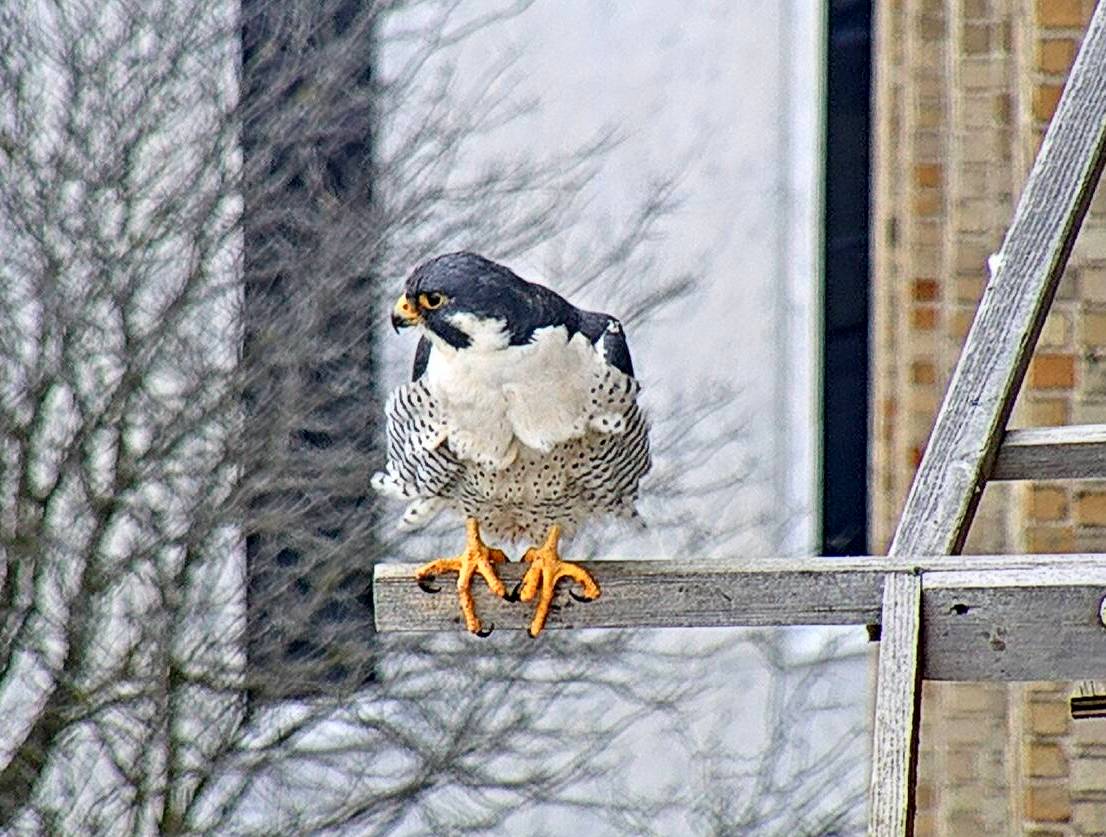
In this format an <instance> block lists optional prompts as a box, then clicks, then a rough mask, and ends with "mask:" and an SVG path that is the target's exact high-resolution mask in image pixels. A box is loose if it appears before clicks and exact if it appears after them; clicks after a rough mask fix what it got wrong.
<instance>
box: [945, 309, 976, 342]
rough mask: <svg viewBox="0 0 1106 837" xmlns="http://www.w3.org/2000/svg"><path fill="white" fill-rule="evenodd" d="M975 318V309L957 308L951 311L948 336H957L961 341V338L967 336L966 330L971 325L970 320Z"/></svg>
mask: <svg viewBox="0 0 1106 837" xmlns="http://www.w3.org/2000/svg"><path fill="white" fill-rule="evenodd" d="M974 320H975V311H966V310H964V309H962V308H961V309H959V310H957V311H953V312H952V317H950V318H949V336H950V337H957V338H959V339H960V341H961V342H963V339H964V338H965V337H967V336H968V331H969V330H970V329H971V327H972V322H973V321H974Z"/></svg>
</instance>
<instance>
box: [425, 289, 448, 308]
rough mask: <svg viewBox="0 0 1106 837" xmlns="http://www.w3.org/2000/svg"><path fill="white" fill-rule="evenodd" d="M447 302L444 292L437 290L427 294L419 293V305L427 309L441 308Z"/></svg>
mask: <svg viewBox="0 0 1106 837" xmlns="http://www.w3.org/2000/svg"><path fill="white" fill-rule="evenodd" d="M446 302H448V299H447V298H446V296H445V294H440V293H438V292H437V291H431V292H430V293H427V294H419V307H420V308H425V309H426V310H427V311H433V310H434V309H435V308H441V307H442V306H443V305H445V304H446Z"/></svg>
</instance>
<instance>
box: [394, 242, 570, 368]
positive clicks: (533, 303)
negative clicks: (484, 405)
mask: <svg viewBox="0 0 1106 837" xmlns="http://www.w3.org/2000/svg"><path fill="white" fill-rule="evenodd" d="M392 325H393V326H395V327H396V328H397V329H399V328H402V327H404V326H412V325H422V326H424V327H425V328H426V329H427V330H428V331H430V332H431V333H432V334H434V335H436V336H438V337H440V338H441V339H442V340H444V341H445V342H446V343H448V344H449V345H450V346H453V347H454V348H457V349H463V348H466V347H468V346H470V345H471V344H472V342H473V334H474V333H475V331H476V330H477V329H478V328H479V329H491V330H494V328H495V326H496V325H500V326H501V328H502V330H503V332H504V334H505V335H506V337H507V341H508V345H513V346H517V345H521V344H524V343H528V342H529V341H530V339H531V337H532V336H533V333H534V331H535V330H536V329H539V328H542V327H543V326H550V325H564V326H566V327H567V328H568V330H569V331H570V332H573V331H575V330H576V328H577V310H576V309H575V308H573V307H572V306H571V305H569V304H568V302H566V301H565V300H564V299H563V298H562V297H560V296H559V295H558V294H556V293H554V292H553V291H551V290H549V289H548V288H545V287H542V286H541V285H535V284H534V283H532V282H527V281H526V280H524V279H522V278H520V277H519V276H517V275H516V274H515V273H513V272H512V271H511V270H509V269H508V268H506V267H504V266H503V265H501V264H496V263H495V262H493V261H490V260H488V259H485V258H484V257H483V256H478V255H476V254H475V253H449V254H448V255H445V256H438V257H437V258H434V259H431V260H430V261H427V262H423V263H422V264H421V265H419V266H418V267H417V268H415V271H414V272H413V273H412V274H411V276H410V278H408V280H407V285H406V288H405V290H404V293H403V296H401V297H400V298H399V301H398V302H397V303H396V306H395V309H394V310H393V312H392Z"/></svg>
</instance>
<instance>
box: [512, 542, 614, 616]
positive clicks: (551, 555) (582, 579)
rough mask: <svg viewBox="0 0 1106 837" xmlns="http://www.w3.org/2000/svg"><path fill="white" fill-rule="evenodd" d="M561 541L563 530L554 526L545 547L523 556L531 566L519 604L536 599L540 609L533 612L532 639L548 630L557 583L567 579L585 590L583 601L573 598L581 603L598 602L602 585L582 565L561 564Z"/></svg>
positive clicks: (531, 550) (539, 547)
mask: <svg viewBox="0 0 1106 837" xmlns="http://www.w3.org/2000/svg"><path fill="white" fill-rule="evenodd" d="M560 539H561V527H560V526H557V525H556V524H554V525H553V526H551V527H549V535H548V536H547V537H546V539H545V543H544V544H542V545H541V546H536V547H534V548H533V549H528V550H526V554H525V555H523V556H522V560H523V561H527V562H529V564H530V568H529V569H528V570H526V575H524V576H523V577H522V582H521V583H520V586H519V588H518V598H519V601H523V602H528V601H530V600H531V599H532V598H534V596H537V597H538V606H537V608H536V609H535V610H534V619H533V621H531V622H530V636H537V635H538V634H540V633H541V629H542V628H543V627H545V619H546V617H547V616H548V615H549V606H550V604H552V602H553V593H554V591H555V590H556V588H557V582H558V581H560V580H561V579H562V578H564V577H566V576H567V577H568V578H571V579H572V580H573V581H575V582H577V583H578V584H579V585H580V586H581V587H582V588H583V590H584V595H583V597H580V596H577V595H576V594H575V593H574V594H573V597H574V598H576V599H578V600H580V601H591V600H592V599H597V598H599V592H600V591H599V585H598V584H596V583H595V579H594V578H592V577H591V573H589V572H588V571H587V570H585V569H584V568H583V567H581V566H580V565H579V564H572V563H569V562H568V561H562V560H561V556H560V555H559V554H557V544H558V542H559V541H560Z"/></svg>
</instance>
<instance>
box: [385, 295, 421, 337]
mask: <svg viewBox="0 0 1106 837" xmlns="http://www.w3.org/2000/svg"><path fill="white" fill-rule="evenodd" d="M421 322H422V315H421V314H420V313H419V312H418V309H417V308H415V306H414V305H412V304H411V300H409V299H408V298H407V295H406V294H403V295H402V296H400V298H399V299H397V300H396V305H395V308H393V309H392V328H394V329H395V330H396V331H397V332H398V331H399V330H400V329H401V328H408V327H410V326H415V325H418V324H419V323H421Z"/></svg>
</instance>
